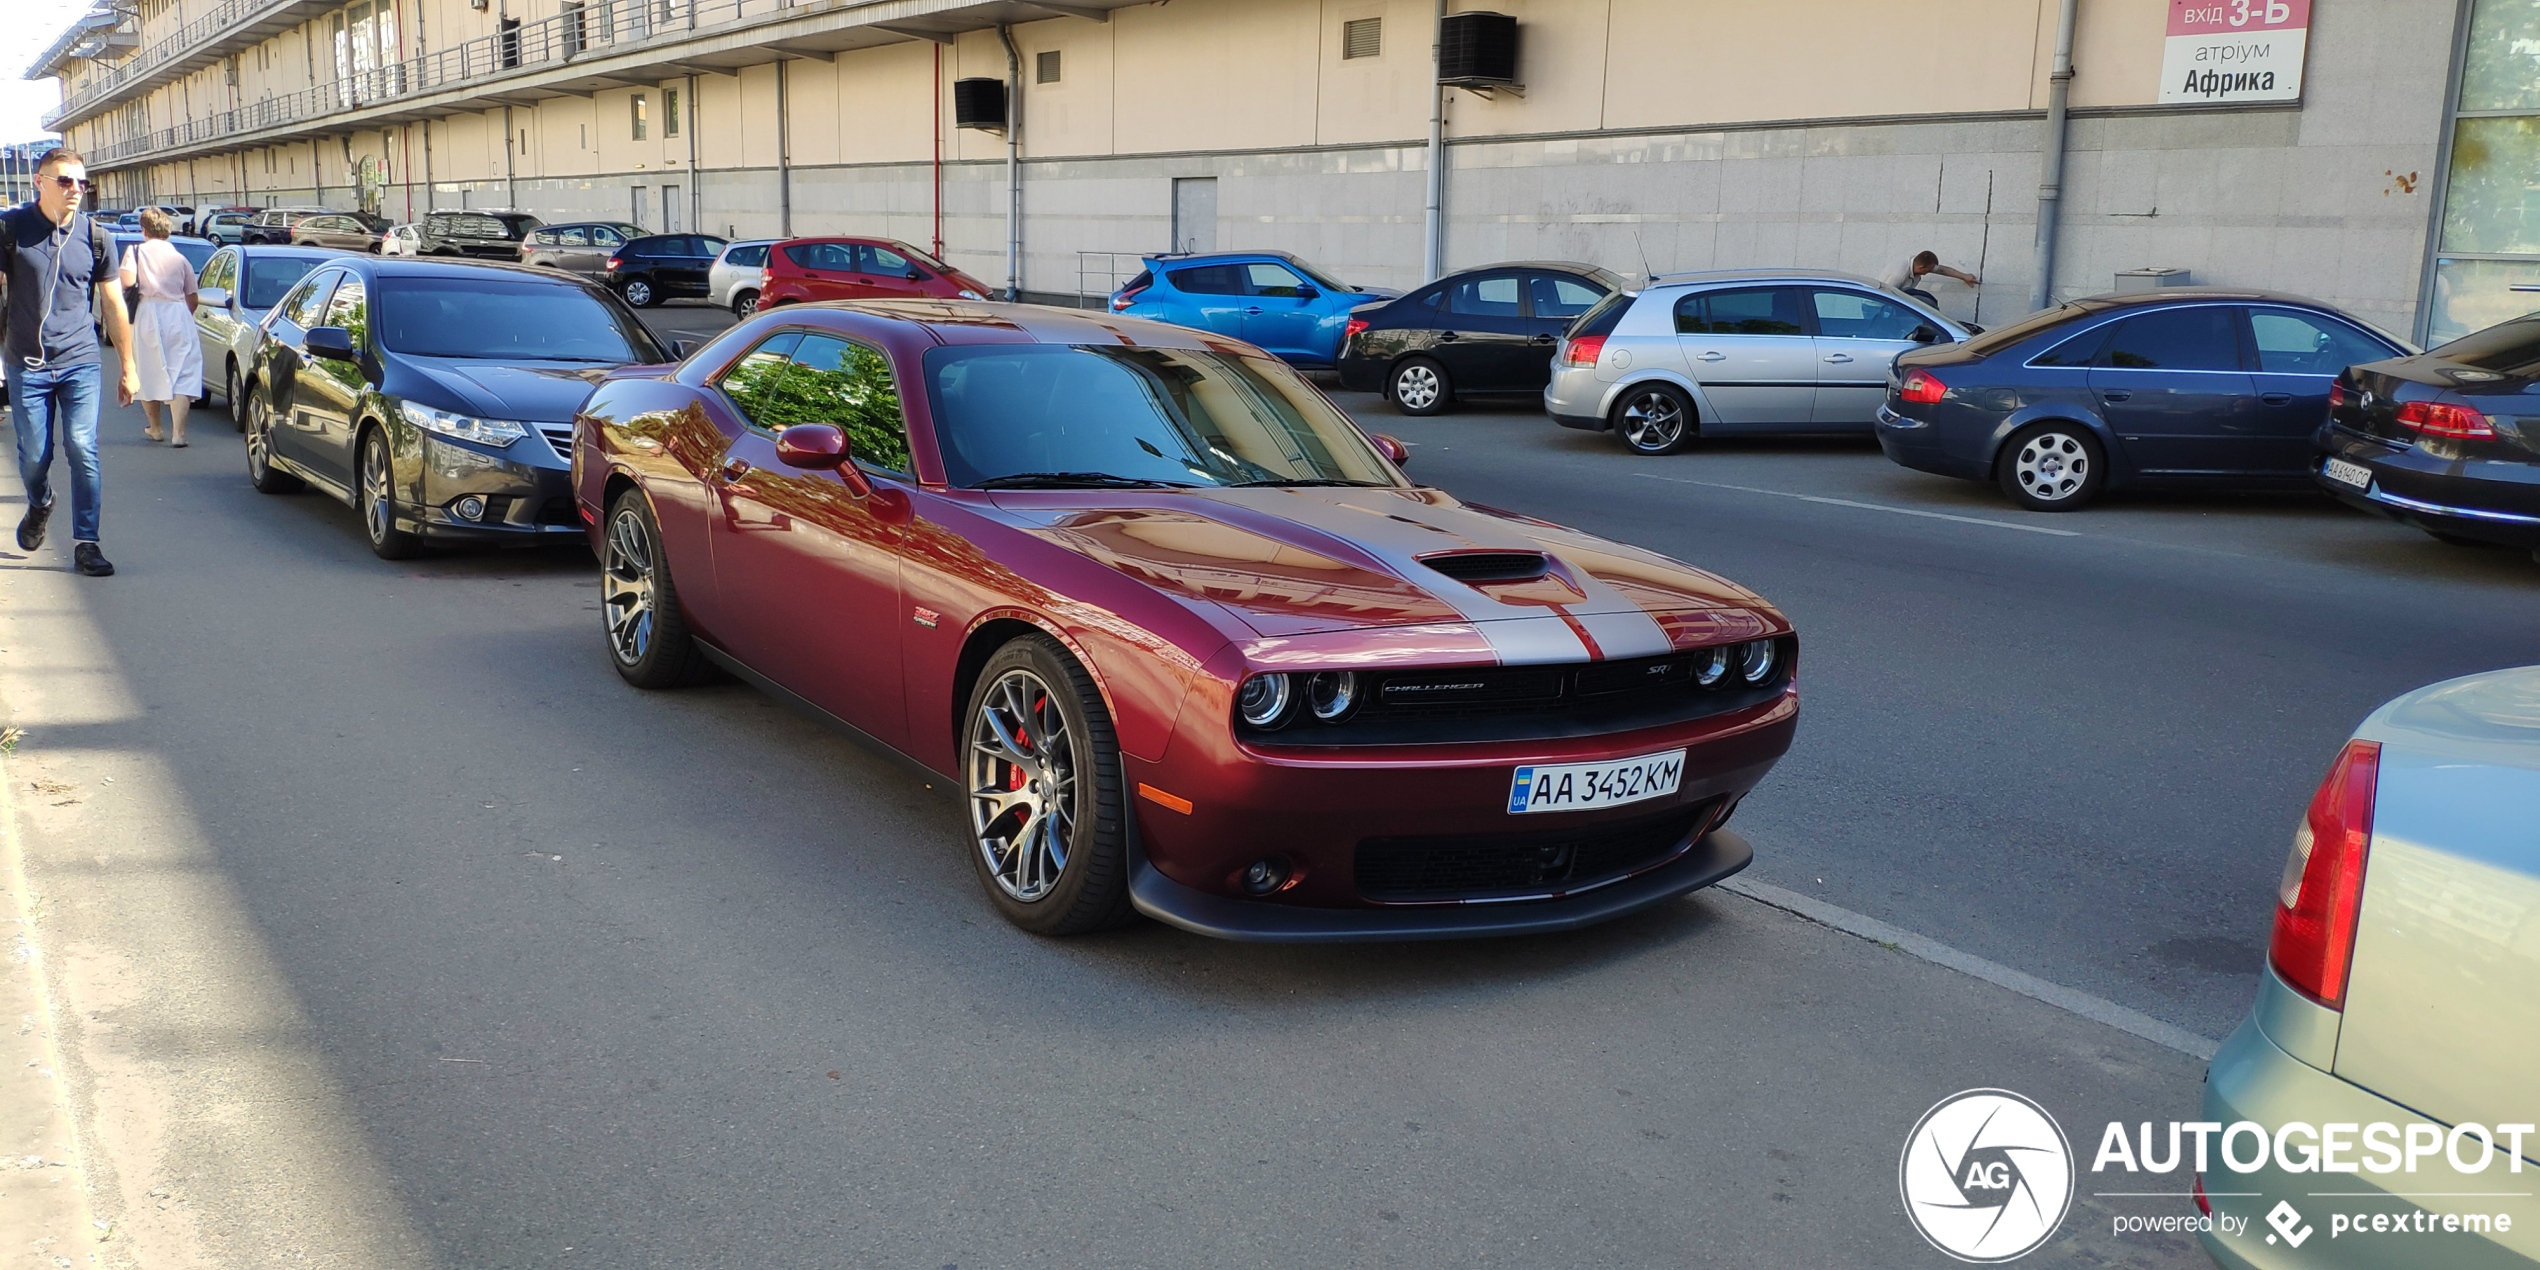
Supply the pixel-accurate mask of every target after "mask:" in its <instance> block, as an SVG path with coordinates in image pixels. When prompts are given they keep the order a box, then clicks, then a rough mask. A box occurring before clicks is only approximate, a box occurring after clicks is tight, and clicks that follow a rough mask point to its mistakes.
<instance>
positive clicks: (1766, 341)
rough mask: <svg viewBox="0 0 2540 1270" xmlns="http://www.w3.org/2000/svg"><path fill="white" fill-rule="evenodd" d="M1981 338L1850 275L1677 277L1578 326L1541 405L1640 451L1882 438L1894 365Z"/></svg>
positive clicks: (1620, 296)
mask: <svg viewBox="0 0 2540 1270" xmlns="http://www.w3.org/2000/svg"><path fill="white" fill-rule="evenodd" d="M1973 333H1974V331H1973V330H1972V329H1970V328H1969V327H1967V326H1963V325H1961V324H1959V323H1957V322H1953V321H1951V320H1949V319H1948V318H1945V317H1942V316H1941V315H1940V314H1939V313H1938V312H1936V311H1934V310H1933V309H1932V308H1931V307H1930V306H1928V305H1925V304H1923V303H1921V302H1919V301H1917V300H1914V299H1912V298H1910V297H1907V296H1903V295H1899V294H1897V293H1896V292H1893V291H1889V290H1887V289H1885V288H1883V287H1881V286H1880V285H1879V284H1877V283H1875V282H1872V281H1870V280H1869V279H1867V278H1859V277H1854V276H1853V275H1851V274H1845V273H1820V272H1810V271H1800V270H1788V269H1739V270H1728V271H1720V272H1711V273H1685V274H1670V275H1666V276H1664V277H1660V278H1657V279H1654V280H1652V281H1651V283H1650V284H1649V285H1648V286H1647V287H1644V288H1642V289H1641V290H1639V291H1637V292H1629V293H1626V292H1616V293H1615V294H1613V295H1611V296H1608V297H1607V298H1606V299H1605V301H1604V302H1603V303H1601V304H1599V305H1597V306H1596V307H1595V308H1593V309H1590V310H1588V311H1587V312H1586V313H1584V314H1581V315H1580V316H1579V320H1578V321H1577V322H1575V323H1572V324H1571V326H1570V329H1569V331H1568V332H1567V333H1566V334H1564V335H1563V337H1562V339H1561V342H1560V345H1559V347H1558V348H1556V349H1555V350H1554V353H1553V358H1552V383H1551V384H1550V385H1549V386H1547V387H1546V388H1545V389H1544V390H1543V405H1544V409H1545V410H1546V411H1547V412H1549V413H1550V414H1551V415H1552V418H1553V420H1554V422H1557V423H1559V424H1560V425H1561V426H1563V427H1565V428H1584V429H1588V430H1590V431H1605V430H1611V431H1612V432H1613V433H1614V434H1615V436H1616V437H1617V438H1618V439H1620V440H1621V441H1622V443H1623V445H1624V446H1625V448H1627V449H1630V450H1632V451H1634V452H1636V453H1640V454H1672V453H1674V452H1676V451H1677V450H1681V449H1683V448H1684V447H1685V446H1686V445H1687V444H1688V443H1690V442H1691V441H1692V440H1693V439H1694V438H1695V437H1697V436H1718V435H1727V434H1743V433H1769V432H1858V433H1868V432H1871V431H1872V430H1873V428H1874V426H1875V425H1876V423H1877V417H1878V409H1879V404H1880V403H1881V402H1883V401H1885V400H1886V399H1887V372H1888V366H1889V363H1891V362H1893V361H1895V360H1896V355H1897V354H1898V353H1901V352H1904V351H1905V350H1906V349H1909V348H1920V347H1922V346H1924V345H1926V344H1934V343H1943V342H1950V341H1956V340H1962V339H1965V338H1967V336H1969V335H1970V334H1973Z"/></svg>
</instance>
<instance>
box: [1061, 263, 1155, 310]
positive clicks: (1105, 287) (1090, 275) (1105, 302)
mask: <svg viewBox="0 0 2540 1270" xmlns="http://www.w3.org/2000/svg"><path fill="white" fill-rule="evenodd" d="M1154 254H1155V253H1154V252H1151V251H1080V252H1077V253H1076V307H1077V308H1080V309H1103V308H1109V307H1110V305H1111V293H1112V292H1114V291H1118V290H1119V289H1120V284H1121V283H1123V282H1127V281H1128V280H1129V279H1131V278H1134V277H1137V276H1138V272H1139V271H1140V270H1142V269H1145V268H1146V267H1147V257H1149V256H1152V255H1154ZM1123 260H1125V261H1128V262H1129V264H1128V267H1127V269H1126V270H1125V271H1124V270H1123V269H1122V267H1121V264H1120V262H1121V261H1123ZM1097 281H1099V282H1101V283H1102V290H1100V291H1096V290H1094V289H1093V284H1094V283H1095V282H1097Z"/></svg>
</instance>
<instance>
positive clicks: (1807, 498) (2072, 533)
mask: <svg viewBox="0 0 2540 1270" xmlns="http://www.w3.org/2000/svg"><path fill="white" fill-rule="evenodd" d="M1632 475H1634V476H1640V477H1646V478H1648V479H1650V480H1653V481H1666V482H1668V483H1670V484H1674V485H1700V486H1704V487H1707V488H1710V489H1733V490H1736V491H1738V492H1739V493H1741V494H1770V495H1772V496H1773V497H1775V498H1796V499H1798V500H1799V501H1801V502H1803V503H1824V504H1826V505H1827V506H1829V507H1858V508H1860V509H1861V510H1863V511H1869V512H1894V513H1896V514H1897V515H1899V516H1922V517H1925V518H1927V519H1931V520H1954V521H1957V522H1958V523H1959V524H1962V525H1987V526H1990V527H1992V528H1995V529H2016V530H2019V531H2020V532H2021V533H2026V534H2053V535H2054V536H2056V537H2058V538H2080V537H2084V536H2085V535H2084V534H2082V532H2081V531H2080V530H2077V529H2048V528H2047V527H2045V526H2044V525H2022V524H2017V523H2014V522H2012V521H2007V520H1986V519H1985V518H1983V517H1981V516H1953V515H1950V514H1949V513H1948V512H1927V511H1922V510H1920V509H1918V508H1913V507H1890V506H1888V505H1887V504H1885V503H1863V502H1856V501H1854V500H1852V499H1849V498H1827V497H1825V496H1824V495H1822V494H1793V493H1791V492H1790V491H1788V490H1779V489H1757V488H1756V487H1754V486H1752V485H1724V484H1722V483H1720V482H1718V481H1691V480H1686V479H1685V478H1684V477H1681V476H1660V475H1658V474H1656V473H1654V472H1634V473H1632Z"/></svg>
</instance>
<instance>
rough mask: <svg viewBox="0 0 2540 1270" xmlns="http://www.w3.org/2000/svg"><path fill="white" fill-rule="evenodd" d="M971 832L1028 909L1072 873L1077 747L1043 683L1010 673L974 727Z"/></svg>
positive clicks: (1000, 879)
mask: <svg viewBox="0 0 2540 1270" xmlns="http://www.w3.org/2000/svg"><path fill="white" fill-rule="evenodd" d="M969 771H970V827H971V831H972V834H973V835H974V836H975V837H976V838H977V839H978V840H979V855H980V858H981V859H983V860H985V861H986V862H987V865H988V872H989V874H990V875H991V876H993V877H994V878H996V880H997V888H998V889H999V890H1002V891H1004V892H1005V893H1006V894H1007V895H1010V896H1012V897H1014V898H1015V899H1018V900H1021V901H1023V902H1025V903H1030V902H1032V901H1034V900H1037V899H1040V898H1042V897H1043V896H1046V895H1048V894H1049V893H1050V890H1051V888H1053V887H1055V886H1057V885H1058V879H1059V875H1060V874H1061V873H1063V872H1065V871H1066V868H1067V843H1068V839H1069V838H1070V837H1072V836H1073V835H1074V833H1075V829H1076V744H1075V739H1074V738H1073V737H1072V736H1070V735H1069V734H1068V731H1067V718H1066V716H1065V715H1063V714H1061V713H1060V712H1059V708H1058V701H1057V700H1056V698H1055V697H1054V696H1053V695H1052V693H1051V692H1050V687H1049V685H1048V684H1046V683H1043V682H1042V681H1041V677H1040V676H1038V675H1036V674H1033V673H1032V672H1031V671H1028V670H1010V671H1007V672H1006V673H1005V674H1004V675H1002V676H1000V677H999V678H998V679H997V682H996V684H995V685H994V686H993V687H991V688H989V689H988V695H987V699H986V700H985V701H983V702H981V703H980V706H979V714H978V717H977V718H974V719H972V720H971V723H970V763H969Z"/></svg>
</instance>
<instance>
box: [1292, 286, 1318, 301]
mask: <svg viewBox="0 0 2540 1270" xmlns="http://www.w3.org/2000/svg"><path fill="white" fill-rule="evenodd" d="M1296 298H1298V299H1300V300H1320V299H1322V298H1323V293H1322V292H1320V291H1317V290H1315V289H1314V288H1313V287H1312V286H1311V285H1308V286H1302V287H1298V288H1297V289H1296Z"/></svg>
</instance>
